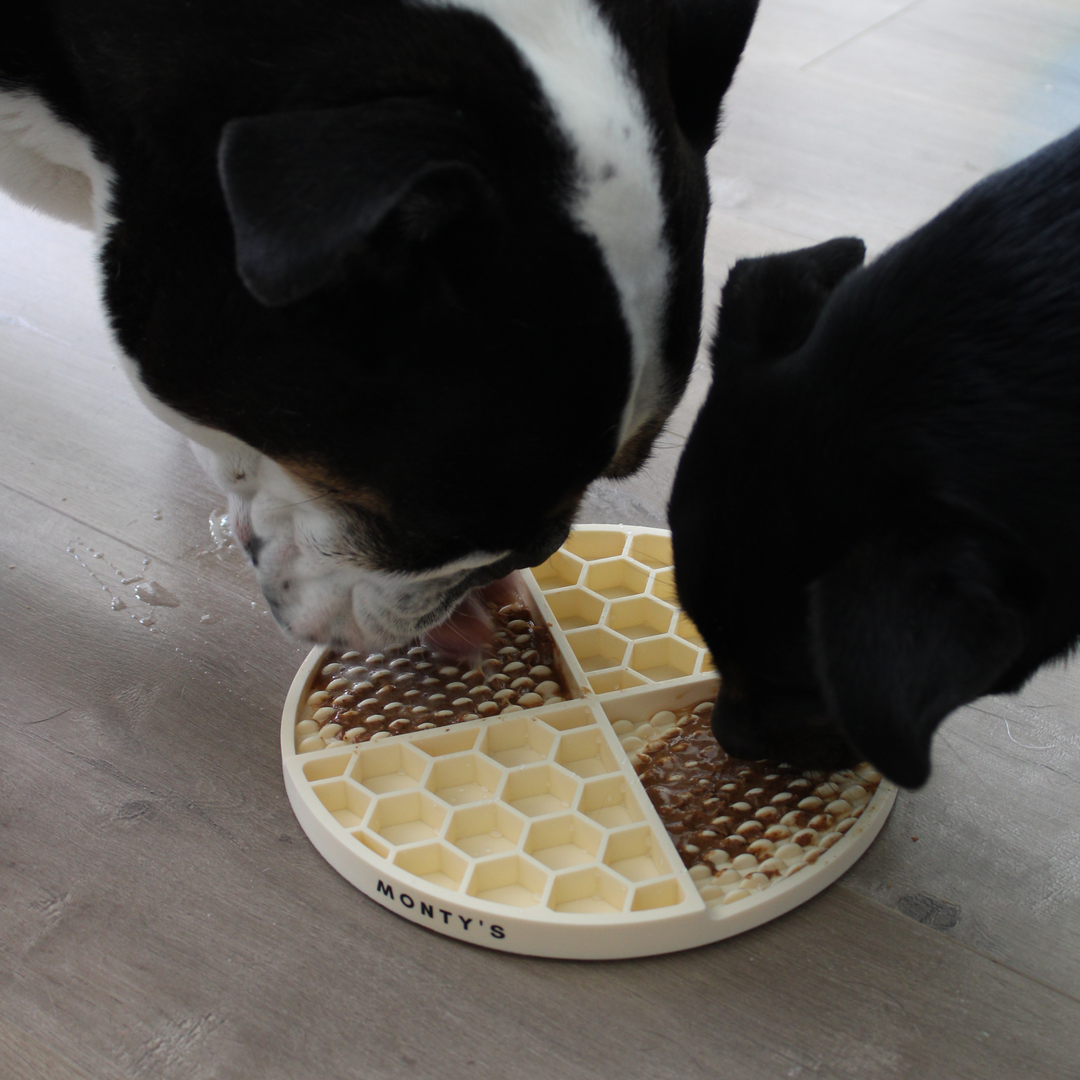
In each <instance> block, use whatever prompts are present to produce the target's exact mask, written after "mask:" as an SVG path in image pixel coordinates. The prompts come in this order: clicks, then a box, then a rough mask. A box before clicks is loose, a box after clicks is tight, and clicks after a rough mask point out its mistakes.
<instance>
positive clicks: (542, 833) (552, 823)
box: [524, 814, 604, 870]
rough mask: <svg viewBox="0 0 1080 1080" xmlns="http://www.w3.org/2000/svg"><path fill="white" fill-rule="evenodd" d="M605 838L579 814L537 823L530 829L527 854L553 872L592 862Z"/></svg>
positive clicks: (526, 843)
mask: <svg viewBox="0 0 1080 1080" xmlns="http://www.w3.org/2000/svg"><path fill="white" fill-rule="evenodd" d="M603 838H604V834H603V832H602V831H601V830H600V829H598V828H597V827H596V826H595V825H594V824H592V822H590V821H586V820H585V818H582V817H578V816H577V815H576V814H566V815H565V816H563V817H557V818H546V819H545V820H543V821H534V822H533V823H532V824H531V825H530V826H529V835H528V836H527V837H526V839H525V846H524V851H525V852H526V853H527V854H529V855H531V856H532V857H533V858H534V859H536V861H537V862H542V863H543V864H544V865H545V866H546V867H548V868H549V869H551V870H566V869H567V868H568V867H571V866H580V865H581V864H582V863H588V862H592V861H593V860H594V859H595V858H596V853H597V852H598V851H599V850H600V842H601V840H603Z"/></svg>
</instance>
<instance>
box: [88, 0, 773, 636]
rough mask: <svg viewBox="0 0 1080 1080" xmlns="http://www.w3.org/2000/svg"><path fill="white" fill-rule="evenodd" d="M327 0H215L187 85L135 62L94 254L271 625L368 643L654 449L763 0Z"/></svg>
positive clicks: (514, 553)
mask: <svg viewBox="0 0 1080 1080" xmlns="http://www.w3.org/2000/svg"><path fill="white" fill-rule="evenodd" d="M337 6H338V5H335V4H330V5H325V6H322V7H320V8H319V9H318V11H309V9H307V8H305V9H304V12H303V15H302V17H301V18H299V19H298V20H296V21H295V22H289V21H287V20H279V19H277V18H275V19H274V20H270V21H269V22H266V23H263V22H262V21H261V16H260V17H259V20H258V22H259V25H258V30H257V32H256V31H255V30H251V31H250V32H251V33H252V34H253V35H254V36H253V37H251V38H250V39H249V36H248V28H245V27H243V26H241V25H239V22H237V24H236V25H234V24H233V22H230V21H228V20H224V16H222V20H223V23H222V25H221V26H219V27H216V32H217V34H218V37H215V38H214V40H213V42H212V44H211V45H210V46H209V53H208V54H207V55H206V56H204V57H202V58H201V60H202V62H201V63H200V66H199V73H198V79H199V80H200V81H199V83H198V84H193V85H192V86H190V87H189V88H188V91H189V92H188V93H187V94H186V95H181V94H180V93H178V92H176V93H174V92H172V91H171V89H170V87H169V82H168V79H166V78H165V77H164V73H163V71H160V70H156V69H153V70H152V60H151V58H150V57H148V56H139V57H138V58H137V60H138V64H139V65H141V66H142V67H141V70H140V71H139V72H138V75H137V78H135V77H134V76H133V77H132V81H133V84H134V83H137V84H138V92H136V89H135V86H134V85H133V86H132V87H131V88H129V89H130V91H131V92H130V94H129V97H128V99H125V103H124V110H125V111H123V112H122V113H120V114H118V115H121V116H122V118H123V120H124V122H127V121H128V118H129V117H130V114H131V112H132V109H142V110H144V111H145V114H144V115H141V116H139V117H138V118H137V120H138V122H137V123H136V124H132V125H131V126H130V127H128V128H124V129H123V130H119V131H115V132H113V131H109V132H107V133H106V136H105V137H103V139H102V142H103V144H105V145H106V146H108V147H109V150H110V153H112V155H113V159H112V160H113V161H114V162H115V168H116V179H115V184H114V191H113V198H112V203H111V205H112V210H113V214H114V218H115V220H114V223H113V224H112V226H111V232H110V240H109V243H108V245H107V248H106V251H105V260H104V261H105V281H106V295H107V298H108V302H109V305H110V310H111V314H112V318H113V323H114V326H115V327H116V330H117V334H118V337H119V339H120V342H121V344H122V345H123V347H124V349H125V351H126V352H127V353H128V354H129V356H131V357H132V358H133V359H134V367H135V374H136V376H137V379H138V380H139V381H141V383H142V385H143V386H144V387H145V388H146V389H148V390H149V392H150V394H151V395H152V397H153V398H154V399H155V400H156V402H157V403H158V406H159V412H164V414H165V415H166V416H167V418H168V419H169V420H170V422H172V423H174V424H176V425H177V426H179V427H182V428H185V430H188V431H189V433H190V434H191V435H192V437H193V439H194V440H195V441H196V442H198V443H200V444H201V445H202V447H203V450H202V452H201V453H202V456H203V458H204V460H205V461H206V463H207V464H208V466H209V467H210V469H211V471H212V472H213V473H214V475H215V477H216V478H217V479H218V480H219V482H221V483H222V485H223V486H224V487H225V488H226V490H227V491H228V492H229V493H230V496H231V498H232V501H233V512H234V518H235V521H236V528H237V532H238V535H239V536H240V538H241V539H242V541H243V542H244V543H245V546H246V547H247V548H248V550H249V552H250V553H251V555H252V558H253V561H254V562H255V563H256V566H257V571H258V573H259V575H260V580H261V583H262V585H263V589H264V592H265V594H266V596H267V598H268V600H269V601H270V603H271V605H272V606H273V608H274V611H275V614H277V616H278V617H279V619H280V621H281V622H282V623H283V624H284V625H285V626H286V627H287V628H289V629H290V630H291V631H292V632H293V633H294V634H295V635H296V636H298V637H301V638H308V639H313V640H319V641H325V640H328V639H332V640H336V641H339V642H341V643H346V642H348V643H352V644H354V645H355V644H359V643H362V642H364V641H365V640H371V639H375V640H379V641H381V642H382V643H389V642H392V641H401V640H406V639H408V638H409V637H410V636H413V635H414V634H415V633H417V632H420V631H422V630H424V629H426V628H428V627H429V626H431V625H433V624H434V623H437V622H438V621H440V620H441V619H442V618H444V617H445V616H446V614H447V613H448V612H449V611H450V610H451V609H452V607H453V605H454V603H455V601H456V600H457V599H458V598H460V597H461V596H462V594H463V593H464V592H465V591H466V590H467V589H469V588H470V587H471V586H473V585H476V584H482V583H483V582H484V581H487V580H491V579H492V578H494V577H497V576H498V575H500V574H503V573H506V572H507V571H508V570H509V569H511V568H513V567H518V566H527V565H534V564H536V563H537V562H539V561H542V559H543V558H544V557H546V556H547V555H548V554H549V553H550V552H551V551H552V550H554V549H555V547H557V546H558V544H559V543H560V542H561V541H562V539H564V538H565V535H566V532H567V529H568V526H569V522H570V520H571V519H572V517H573V513H574V510H575V508H576V506H577V503H578V500H579V499H580V496H581V494H582V492H583V491H584V489H585V487H586V486H587V485H588V484H589V483H590V482H591V481H592V480H593V479H595V478H596V477H598V476H600V475H609V476H619V475H626V474H627V473H629V472H631V471H633V470H634V469H635V468H636V467H637V466H638V465H639V464H640V463H641V462H642V461H643V460H644V458H645V457H646V456H647V454H648V452H649V449H650V446H651V443H652V440H653V438H654V437H655V435H656V433H657V432H658V431H659V429H660V428H661V427H662V425H663V423H664V421H665V419H666V417H667V416H668V414H669V413H670V410H671V409H672V408H673V406H674V404H675V402H676V401H677V400H678V397H679V395H680V393H681V391H682V388H683V386H684V385H685V381H686V378H687V376H688V374H689V370H690V366H691V364H692V362H693V357H694V354H695V351H696V347H697V327H698V323H699V315H700V294H701V261H702V250H703V243H704V231H705V220H706V213H707V184H706V180H705V170H704V154H705V152H706V151H707V150H708V148H709V146H710V145H711V143H712V141H713V137H714V135H715V129H716V124H717V114H718V110H719V105H720V99H721V97H722V96H723V93H724V91H725V90H726V88H727V86H728V84H729V83H730V81H731V78H732V75H733V73H734V69H735V65H736V63H737V61H738V58H739V54H740V52H741V50H742V47H743V44H744V42H745V40H746V36H747V34H748V32H749V29H750V24H751V22H752V19H753V15H754V9H755V7H756V0H670V2H669V0H634V2H632V3H622V2H620V3H619V4H610V3H606V2H604V0H567V2H566V3H560V4H557V5H548V6H545V5H539V6H537V8H536V10H535V11H534V10H533V6H532V5H524V6H523V5H520V4H516V3H513V2H509V0H508V2H506V3H503V4H500V3H482V2H479V0H477V2H475V3H474V2H472V0H460V2H455V3H443V2H435V0H432V2H420V3H415V4H413V3H408V4H405V3H387V4H364V5H356V4H348V5H341V7H342V10H340V11H335V10H334V9H335V8H336V7H337ZM324 8H325V10H324ZM241 21H242V20H241ZM176 32H178V31H176V29H175V28H170V27H157V26H148V27H146V33H145V34H144V35H143V36H141V37H140V36H139V35H134V34H133V35H132V40H136V39H138V40H139V41H140V42H141V47H142V48H143V49H145V50H146V51H147V52H148V53H151V54H152V53H153V50H154V49H155V48H160V50H161V52H162V56H163V57H164V56H165V55H166V54H167V55H168V56H170V57H171V56H173V55H175V54H176V48H177V46H176V45H175V44H174V43H173V42H171V41H169V40H166V39H167V38H168V36H169V35H170V34H171V33H176ZM207 33H208V36H209V28H208V31H207ZM158 38H161V39H162V40H160V41H159V40H158ZM219 38H220V40H219ZM230 42H231V44H230ZM109 44H110V47H115V43H114V42H112V41H110V43H109ZM132 63H134V61H132ZM110 64H111V67H110V69H109V72H110V74H109V78H110V79H111V80H112V84H111V86H112V85H116V86H122V84H123V80H124V77H125V76H126V75H129V74H130V73H129V72H128V71H127V70H126V69H125V68H124V65H123V64H122V63H120V62H118V61H117V60H116V59H115V58H112V59H111V60H110ZM111 86H110V92H112V91H111ZM132 103H134V104H132ZM107 122H108V123H112V124H116V123H119V122H120V121H118V120H116V119H115V118H112V119H109V120H108V121H107ZM162 405H163V406H164V410H163V409H161V408H160V406H162Z"/></svg>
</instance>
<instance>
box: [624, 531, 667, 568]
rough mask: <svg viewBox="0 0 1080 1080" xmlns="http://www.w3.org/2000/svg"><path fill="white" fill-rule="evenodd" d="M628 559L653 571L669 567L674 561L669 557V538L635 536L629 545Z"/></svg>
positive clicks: (647, 535)
mask: <svg viewBox="0 0 1080 1080" xmlns="http://www.w3.org/2000/svg"><path fill="white" fill-rule="evenodd" d="M630 558H632V559H636V560H637V561H638V562H640V563H644V564H645V565H646V566H651V567H652V568H653V569H654V570H659V569H661V568H662V567H665V566H670V565H671V564H672V563H673V562H674V561H675V560H674V559H673V558H672V555H671V537H670V536H650V535H649V534H647V533H646V534H645V535H643V536H635V537H634V539H633V542H632V543H631V544H630Z"/></svg>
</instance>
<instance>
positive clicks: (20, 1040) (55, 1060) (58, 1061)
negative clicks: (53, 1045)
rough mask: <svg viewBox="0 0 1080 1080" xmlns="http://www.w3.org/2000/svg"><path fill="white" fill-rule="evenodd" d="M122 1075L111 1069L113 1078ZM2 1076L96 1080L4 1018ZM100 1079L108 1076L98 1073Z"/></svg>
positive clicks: (1, 1022)
mask: <svg viewBox="0 0 1080 1080" xmlns="http://www.w3.org/2000/svg"><path fill="white" fill-rule="evenodd" d="M118 1075H119V1074H117V1073H113V1072H112V1071H111V1070H110V1076H112V1077H115V1076H118ZM0 1076H3V1077H4V1078H5V1080H95V1078H91V1076H90V1075H89V1073H85V1072H83V1071H82V1069H79V1068H76V1066H74V1065H72V1064H71V1062H70V1061H67V1060H65V1059H64V1058H62V1057H61V1056H60V1055H59V1054H57V1053H54V1052H53V1051H52V1050H50V1049H49V1048H48V1047H47V1046H44V1045H42V1044H41V1043H40V1042H39V1041H38V1040H37V1039H35V1038H34V1037H33V1036H32V1035H27V1034H26V1032H25V1031H20V1030H19V1029H18V1028H17V1027H13V1026H12V1025H11V1024H9V1023H7V1022H6V1021H5V1020H4V1019H3V1018H0ZM96 1080H106V1077H105V1075H104V1074H103V1073H98V1075H97V1077H96Z"/></svg>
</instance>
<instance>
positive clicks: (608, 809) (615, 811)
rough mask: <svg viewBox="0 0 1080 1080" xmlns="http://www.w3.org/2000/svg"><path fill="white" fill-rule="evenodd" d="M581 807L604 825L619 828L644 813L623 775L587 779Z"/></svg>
mask: <svg viewBox="0 0 1080 1080" xmlns="http://www.w3.org/2000/svg"><path fill="white" fill-rule="evenodd" d="M578 810H579V811H580V812H581V813H583V814H584V815H585V816H586V817H589V818H592V819H593V821H595V822H596V823H597V824H598V825H603V827H604V828H605V829H616V828H618V827H619V826H620V825H629V824H631V823H632V822H635V821H641V820H642V819H643V818H644V817H645V811H644V810H643V809H642V808H641V804H640V803H639V802H638V799H637V796H636V794H635V793H634V792H633V791H632V790H631V789H630V787H629V786H628V784H627V781H626V779H625V777H623V776H607V777H604V779H602V780H590V781H588V782H587V783H586V784H585V785H584V786H583V788H582V791H581V798H580V800H579V801H578Z"/></svg>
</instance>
